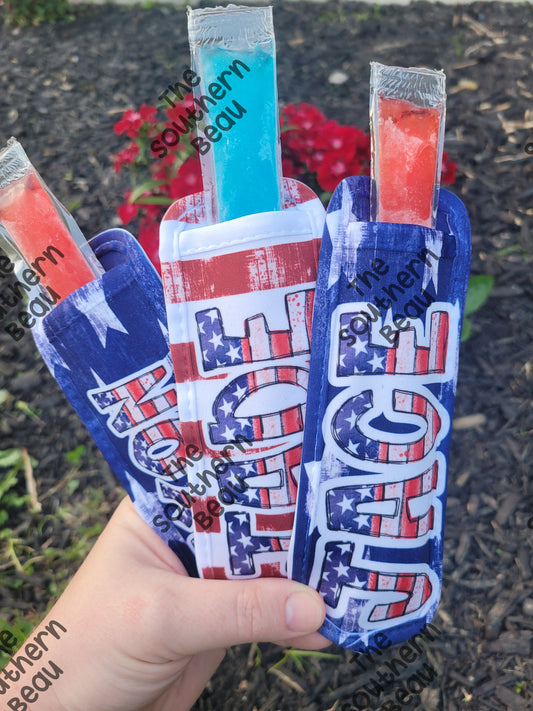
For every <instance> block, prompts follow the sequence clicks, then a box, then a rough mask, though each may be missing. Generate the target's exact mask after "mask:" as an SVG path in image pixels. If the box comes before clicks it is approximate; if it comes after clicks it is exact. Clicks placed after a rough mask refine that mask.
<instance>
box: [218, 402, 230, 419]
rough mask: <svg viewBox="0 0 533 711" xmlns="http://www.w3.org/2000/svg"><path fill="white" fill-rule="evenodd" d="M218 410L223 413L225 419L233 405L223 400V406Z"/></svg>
mask: <svg viewBox="0 0 533 711" xmlns="http://www.w3.org/2000/svg"><path fill="white" fill-rule="evenodd" d="M220 409H221V410H222V411H223V413H224V414H225V415H226V417H227V416H228V415H229V413H230V412H232V410H233V405H232V404H231V402H228V401H227V400H223V404H222V405H221V406H220Z"/></svg>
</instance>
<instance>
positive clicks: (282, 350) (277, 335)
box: [270, 331, 292, 358]
mask: <svg viewBox="0 0 533 711" xmlns="http://www.w3.org/2000/svg"><path fill="white" fill-rule="evenodd" d="M270 349H271V352H272V357H273V358H285V357H287V356H290V355H292V350H291V341H290V338H289V334H288V332H287V331H274V332H273V333H272V334H271V335H270Z"/></svg>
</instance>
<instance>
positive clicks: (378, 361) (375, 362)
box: [368, 352, 385, 371]
mask: <svg viewBox="0 0 533 711" xmlns="http://www.w3.org/2000/svg"><path fill="white" fill-rule="evenodd" d="M383 360H385V357H382V358H378V354H377V353H376V352H374V356H373V358H372V360H369V361H368V364H369V365H371V366H372V371H374V370H377V369H378V368H383V363H382V361H383Z"/></svg>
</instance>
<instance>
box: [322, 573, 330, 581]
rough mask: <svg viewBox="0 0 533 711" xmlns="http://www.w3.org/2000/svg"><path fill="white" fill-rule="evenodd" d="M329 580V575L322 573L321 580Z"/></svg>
mask: <svg viewBox="0 0 533 711" xmlns="http://www.w3.org/2000/svg"><path fill="white" fill-rule="evenodd" d="M328 578H329V573H328V572H323V573H322V580H326V581H327V579H328Z"/></svg>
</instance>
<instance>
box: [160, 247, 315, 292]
mask: <svg viewBox="0 0 533 711" xmlns="http://www.w3.org/2000/svg"><path fill="white" fill-rule="evenodd" d="M319 246H320V239H314V240H306V241H303V242H296V243H294V242H292V243H289V244H279V245H272V246H268V247H256V248H255V249H246V250H243V251H241V252H236V253H235V252H234V253H232V254H221V255H216V256H213V257H205V256H204V257H203V258H202V259H191V260H183V261H180V262H176V263H173V264H176V265H177V267H178V269H179V271H180V272H181V273H180V274H179V275H177V274H175V273H174V271H173V270H172V281H173V284H172V288H168V290H167V293H166V295H167V298H168V299H170V303H180V302H189V303H190V302H192V301H204V300H206V299H214V298H221V297H223V296H234V295H236V294H247V293H250V292H253V291H266V290H267V289H277V288H279V287H287V286H301V284H306V283H308V282H312V281H314V280H315V279H316V254H317V251H318V249H319ZM309 271H310V272H311V273H309ZM167 284H168V275H167V280H166V283H165V286H167Z"/></svg>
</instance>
